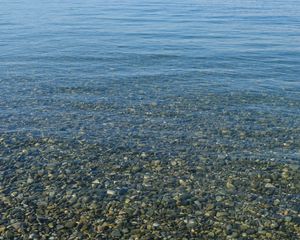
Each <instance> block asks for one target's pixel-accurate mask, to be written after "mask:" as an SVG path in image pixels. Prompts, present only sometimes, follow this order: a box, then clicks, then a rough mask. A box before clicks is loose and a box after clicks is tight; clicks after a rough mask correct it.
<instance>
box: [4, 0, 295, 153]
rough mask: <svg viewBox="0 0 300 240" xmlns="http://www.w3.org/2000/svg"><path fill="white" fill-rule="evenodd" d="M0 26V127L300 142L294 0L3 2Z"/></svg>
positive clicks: (88, 135) (96, 137) (64, 133)
mask: <svg viewBox="0 0 300 240" xmlns="http://www.w3.org/2000/svg"><path fill="white" fill-rule="evenodd" d="M0 35H1V38H0V48H1V54H0V81H1V85H0V90H1V95H0V107H1V110H0V118H1V126H0V131H1V133H12V132H15V133H16V132H17V133H28V132H29V133H33V134H37V135H50V136H54V135H55V136H60V137H65V138H70V139H72V138H84V139H85V140H89V141H98V142H99V141H100V142H106V141H108V139H111V143H112V144H115V142H114V141H116V140H117V139H119V138H127V136H128V134H134V133H135V132H136V131H140V132H141V133H140V135H141V136H140V137H143V136H144V137H145V138H146V139H148V140H146V141H150V139H151V138H156V137H158V138H161V137H162V138H163V137H164V136H165V135H164V134H161V133H162V129H165V130H164V131H165V134H166V135H168V136H169V137H171V138H174V139H176V138H178V137H181V136H182V137H184V138H191V136H192V135H193V132H194V131H197V130H201V131H202V130H203V131H204V135H206V137H207V138H208V139H209V138H211V139H213V140H212V141H213V142H216V141H218V140H216V139H220V136H217V135H216V134H214V133H213V132H214V131H215V132H217V131H219V130H220V129H221V128H222V127H223V128H230V129H232V128H234V127H238V128H239V129H240V130H241V131H246V132H248V133H249V134H251V133H253V132H255V131H258V132H259V131H266V132H269V133H270V136H269V138H270V141H271V140H274V138H276V135H277V134H279V135H278V137H281V140H279V143H278V145H280V144H282V143H283V142H284V141H288V140H289V139H290V140H291V139H292V140H291V141H292V142H294V143H295V142H297V141H298V140H299V131H300V130H299V126H300V107H299V106H300V94H299V93H300V92H299V91H300V83H299V76H300V44H299V40H300V6H299V3H298V2H297V1H225V2H224V1H187V2H184V3H181V2H176V1H175V2H174V1H164V2H163V3H161V2H160V1H142V2H141V1H122V2H119V1H110V2H109V3H105V2H102V1H85V2H84V3H83V2H82V1H72V2H70V1H65V2H61V1H51V3H46V2H40V1H2V2H1V11H0ZM270 121H274V123H272V124H271V123H270ZM261 122H262V123H261ZM153 126H154V127H153ZM212 126H214V127H212ZM80 129H81V130H82V131H81V133H79V132H80ZM178 129H181V131H178ZM205 129H208V131H207V132H206V133H205ZM209 130H211V132H209ZM281 131H286V133H285V134H286V135H285V134H281V133H280V132H281ZM280 134H281V135H280ZM260 135H262V136H260V138H253V139H254V140H255V143H257V144H254V143H251V141H250V140H249V141H248V140H247V139H246V145H247V144H248V143H249V144H248V145H251V144H252V145H253V144H254V145H253V146H254V148H255V147H259V146H261V144H262V143H265V138H267V136H263V135H264V134H260ZM283 135H284V136H283ZM131 139H133V138H128V139H127V140H128V142H130V141H131ZM158 140H162V141H163V139H158ZM229 140H232V141H234V142H235V143H237V144H240V141H239V139H234V137H233V138H231V139H230V138H229ZM133 142H134V140H133ZM298 142H299V141H298ZM274 146H275V148H276V146H277V145H276V144H275V145H274V144H270V146H267V147H265V148H264V149H263V151H264V152H267V151H269V150H270V149H271V150H274V149H273V148H274ZM297 146H298V145H297ZM295 148H296V146H294V148H293V149H294V150H295ZM243 149H244V148H241V149H239V150H238V151H240V150H243ZM293 149H292V151H291V152H290V153H291V154H292V155H293V154H294V155H295V151H296V150H295V151H293ZM160 150H162V151H163V149H160ZM275 150H276V149H275ZM277 150H278V149H277ZM277 150H276V151H277ZM280 151H281V150H280ZM297 151H298V150H297ZM296 155H297V154H296Z"/></svg>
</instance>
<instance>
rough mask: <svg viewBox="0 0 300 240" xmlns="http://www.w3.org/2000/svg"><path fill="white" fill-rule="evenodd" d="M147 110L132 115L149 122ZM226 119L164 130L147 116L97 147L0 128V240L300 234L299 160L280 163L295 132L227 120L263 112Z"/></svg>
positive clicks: (152, 109) (152, 110)
mask: <svg viewBox="0 0 300 240" xmlns="http://www.w3.org/2000/svg"><path fill="white" fill-rule="evenodd" d="M182 102H183V101H181V102H180V103H178V104H177V105H178V106H177V107H179V110H178V111H177V113H174V114H173V115H172V116H171V115H170V116H169V120H170V121H171V119H176V114H180V104H181V103H182ZM170 106H171V105H170ZM189 106H190V107H191V106H194V105H193V104H192V102H191V104H190V105H189ZM198 106H204V105H201V104H199V105H198ZM166 107H168V106H167V105H166ZM149 108H150V109H148V110H147V112H141V116H146V115H147V114H148V115H150V113H151V114H152V115H151V116H150V117H149V119H150V120H151V119H155V117H154V116H155V108H157V105H156V104H152V105H151V106H149ZM172 108H173V107H170V109H172ZM177 109H178V108H177ZM195 110H197V109H195ZM187 111H188V108H186V107H183V108H182V113H184V112H187ZM216 111H217V109H216ZM221 111H223V115H222V116H226V113H224V110H221ZM146 113H147V114H146ZM124 114H133V115H134V114H135V115H137V116H138V117H139V111H138V109H132V108H130V109H127V110H125V111H124ZM126 116H127V115H126ZM159 116H161V115H159ZM159 116H158V117H159ZM231 116H232V117H233V118H230V117H229V118H228V121H226V119H225V120H224V119H222V120H218V119H217V118H215V119H214V121H213V122H211V123H210V124H209V122H207V121H206V122H205V121H204V120H203V119H200V118H196V119H198V120H197V121H198V122H195V124H192V123H191V122H187V123H186V122H182V124H177V125H174V129H173V130H172V131H163V129H165V128H167V127H168V126H161V127H160V129H159V128H158V125H157V123H156V122H153V121H152V122H151V121H148V125H143V124H140V128H139V129H137V130H136V131H135V133H134V134H135V135H134V134H133V135H130V134H129V135H128V136H125V135H126V134H123V135H122V136H123V138H121V137H119V140H118V141H117V137H115V138H114V139H109V138H107V139H105V138H104V137H102V138H101V139H105V140H106V142H105V143H104V142H102V143H101V142H93V141H89V139H87V138H84V137H81V138H80V137H79V138H73V139H72V140H70V138H63V137H58V136H56V137H55V136H54V135H53V136H52V137H51V136H35V135H33V134H31V133H26V134H25V133H16V132H15V133H13V132H11V133H1V135H0V157H1V161H0V180H1V181H0V239H132V240H133V239H280V240H283V239H300V215H299V210H300V204H299V202H300V195H299V193H300V169H299V162H298V160H294V161H292V160H291V159H290V160H289V157H286V159H283V161H280V158H281V157H282V156H289V155H288V154H287V153H289V152H295V153H296V152H297V151H295V149H298V150H299V142H297V141H296V139H298V138H297V137H299V128H295V126H294V125H293V124H290V127H287V128H285V130H283V129H282V128H280V129H278V131H277V132H276V133H275V134H274V133H273V132H271V131H269V132H268V131H265V132H262V130H260V129H258V130H254V129H253V128H251V127H249V128H248V129H247V128H245V127H244V128H243V129H244V130H243V131H239V130H237V129H239V125H238V124H237V125H236V126H235V128H233V127H229V126H230V124H234V122H233V121H234V117H236V118H238V121H237V123H238V122H240V123H241V122H245V121H246V120H247V119H248V120H249V119H250V120H251V117H253V119H255V117H257V118H256V120H255V121H256V124H258V121H261V124H269V123H271V120H270V119H268V116H269V117H270V118H271V117H272V116H273V115H272V113H270V114H269V115H266V114H264V115H263V116H264V117H263V118H262V117H261V116H262V115H261V116H259V115H258V114H257V113H255V112H254V113H253V114H252V115H251V112H247V113H246V112H245V114H244V115H243V113H241V115H237V114H235V113H232V115H231ZM243 116H244V117H243ZM158 117H157V119H158ZM188 118H189V115H184V118H181V120H182V119H187V120H188ZM242 118H243V119H242ZM163 119H164V121H165V120H166V122H168V116H167V115H164V116H163ZM177 119H178V120H180V118H177ZM259 119H260V120H259ZM289 119H290V118H289ZM181 120H180V121H181ZM250 120H249V121H250ZM8 121H9V120H8ZM276 121H277V123H279V122H281V123H284V122H285V120H284V119H281V121H279V118H278V119H277V120H274V122H275V123H276ZM293 121H294V123H297V121H296V120H295V118H294V119H293ZM293 121H292V122H291V123H293ZM129 124H130V123H129ZM218 124H219V125H218ZM226 124H227V125H226ZM221 125H222V126H221ZM198 126H199V129H197V127H198ZM92 127H93V126H92ZM169 127H171V126H169ZM188 127H190V129H188ZM205 127H206V128H205ZM106 128H107V129H103V131H102V134H104V135H105V134H106V135H107V136H109V135H108V132H109V131H108V130H109V129H111V128H113V127H112V126H110V125H106ZM124 129H125V127H124ZM155 129H156V130H157V131H156V134H151V131H152V133H153V131H154V130H155ZM200 129H202V130H200ZM240 129H242V128H240ZM265 129H268V128H265ZM106 130H107V131H106ZM169 130H170V129H169ZM140 131H144V132H140ZM147 131H148V133H150V135H149V137H147V134H148V133H147ZM184 131H185V132H186V133H187V135H184V134H182V135H181V136H179V135H178V133H182V132H184ZM129 132H133V131H131V130H130V131H129ZM170 132H173V133H174V134H173V135H172V134H169V135H168V133H170ZM98 134H99V135H101V131H99V132H98ZM139 134H140V135H139ZM272 134H273V135H272ZM104 135H103V136H104ZM145 136H146V137H145ZM151 136H152V137H153V138H151ZM154 136H156V137H157V138H155V137H154ZM126 137H127V138H126ZM217 139H219V140H218V141H217ZM251 141H252V144H250V143H251ZM255 141H256V144H255ZM242 144H244V145H243V146H242ZM275 150H277V152H276V151H275ZM242 151H244V152H242ZM267 151H268V152H267ZM280 151H281V152H282V155H279V152H280ZM260 153H264V154H260ZM285 153H286V154H285ZM272 154H273V156H272ZM294 156H298V155H294Z"/></svg>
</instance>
